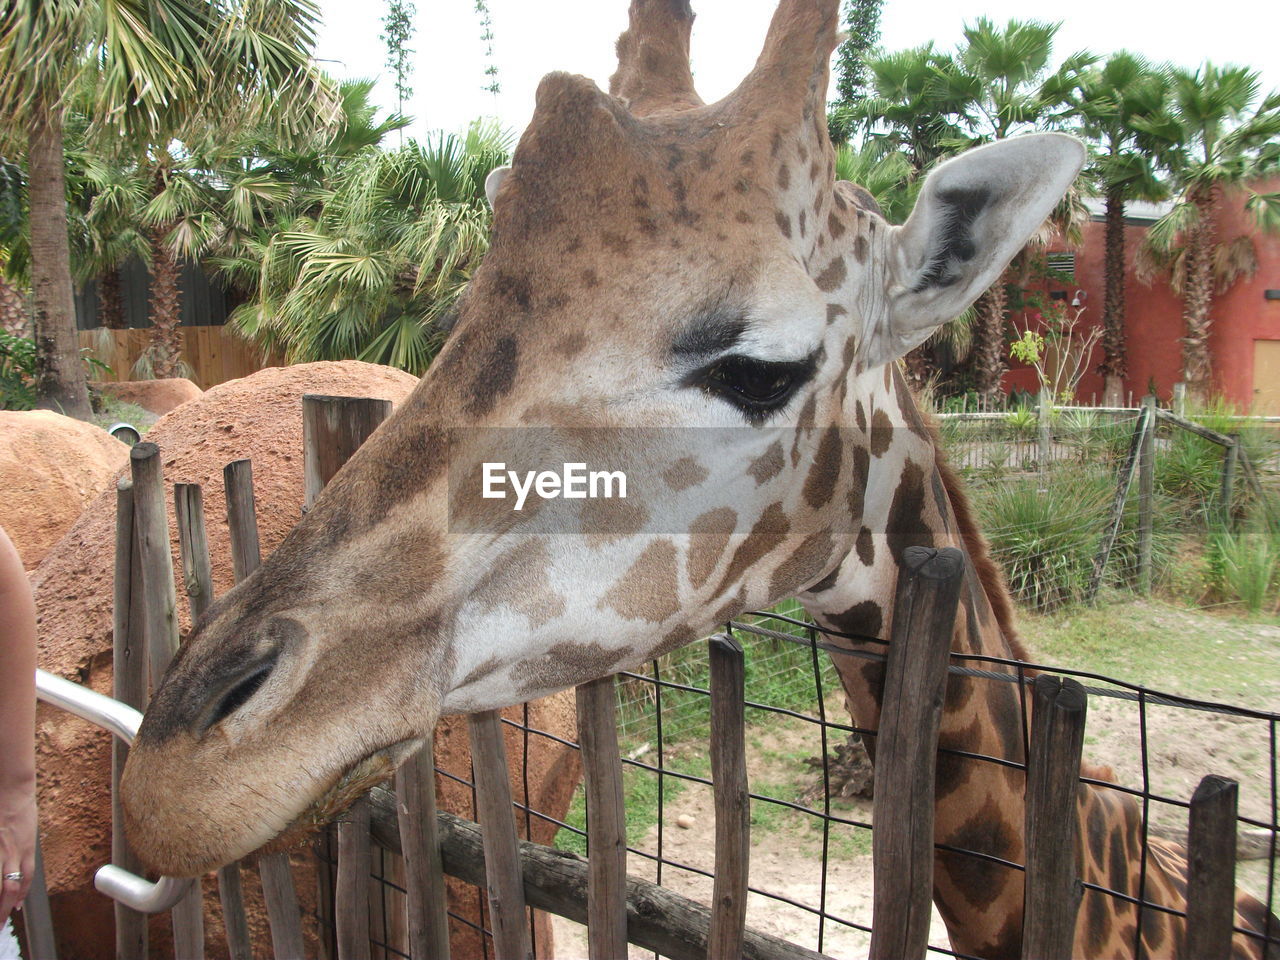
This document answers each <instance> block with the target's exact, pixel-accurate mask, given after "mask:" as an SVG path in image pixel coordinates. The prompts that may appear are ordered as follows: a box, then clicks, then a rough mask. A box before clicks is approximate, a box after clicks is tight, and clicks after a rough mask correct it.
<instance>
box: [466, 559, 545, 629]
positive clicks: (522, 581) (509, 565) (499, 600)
mask: <svg viewBox="0 0 1280 960" xmlns="http://www.w3.org/2000/svg"><path fill="white" fill-rule="evenodd" d="M549 560H550V557H549V554H548V553H547V548H546V546H545V545H544V544H543V543H541V542H540V541H538V540H532V539H529V540H525V541H523V542H520V543H517V544H516V545H515V546H514V547H512V548H511V549H510V550H508V551H506V552H505V553H503V554H502V556H500V557H499V558H498V560H497V561H496V562H495V563H494V565H493V567H492V568H491V569H490V570H489V572H488V573H486V574H485V575H484V577H482V578H481V579H480V581H479V582H478V583H477V584H476V589H475V598H476V600H478V601H480V602H481V603H487V604H491V605H493V606H502V605H506V606H509V607H511V608H512V609H513V610H515V611H516V612H517V613H521V614H523V615H524V616H525V617H527V618H528V620H529V623H530V625H531V626H533V627H540V626H542V625H543V624H545V623H547V622H548V621H550V620H553V619H555V618H556V617H558V616H560V615H562V614H563V613H564V611H565V607H566V604H565V599H564V597H563V596H561V594H560V593H559V592H557V591H556V590H555V589H553V588H552V586H551V581H550V579H548V577H547V569H548V567H549Z"/></svg>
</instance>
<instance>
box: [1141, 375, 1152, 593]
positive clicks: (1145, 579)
mask: <svg viewBox="0 0 1280 960" xmlns="http://www.w3.org/2000/svg"><path fill="white" fill-rule="evenodd" d="M1142 409H1143V412H1144V413H1145V415H1146V419H1147V422H1148V424H1149V425H1150V426H1149V428H1148V429H1147V431H1146V432H1145V433H1144V434H1143V435H1142V450H1141V453H1140V457H1139V461H1138V590H1139V592H1140V593H1142V594H1144V595H1146V594H1149V593H1151V533H1152V530H1153V529H1154V526H1155V494H1156V431H1155V420H1156V398H1155V397H1154V396H1152V395H1151V394H1147V396H1145V397H1143V398H1142Z"/></svg>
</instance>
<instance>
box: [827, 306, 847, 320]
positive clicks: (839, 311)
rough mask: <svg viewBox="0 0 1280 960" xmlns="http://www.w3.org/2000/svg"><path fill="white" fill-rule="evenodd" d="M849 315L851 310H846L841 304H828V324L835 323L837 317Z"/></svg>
mask: <svg viewBox="0 0 1280 960" xmlns="http://www.w3.org/2000/svg"><path fill="white" fill-rule="evenodd" d="M848 315H849V311H848V310H846V309H845V308H844V307H843V306H841V305H840V304H838V303H828V304H827V324H828V325H830V324H833V323H835V322H836V318H837V317H847V316H848Z"/></svg>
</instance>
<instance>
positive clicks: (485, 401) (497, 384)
mask: <svg viewBox="0 0 1280 960" xmlns="http://www.w3.org/2000/svg"><path fill="white" fill-rule="evenodd" d="M519 365H520V347H519V345H518V344H517V343H516V338H515V337H509V336H508V337H498V338H497V339H496V340H495V341H494V342H493V345H492V346H491V347H490V348H489V352H488V354H487V356H486V358H485V363H484V365H483V367H481V369H480V370H479V371H477V372H476V374H475V376H474V378H473V379H472V381H471V388H470V391H469V393H470V399H469V400H468V402H467V412H468V413H470V414H472V415H474V416H483V415H484V414H486V413H488V412H489V411H491V410H492V409H493V405H494V404H495V403H497V401H498V398H499V397H504V396H506V395H507V394H508V393H510V392H511V388H512V387H513V386H515V381H516V372H517V370H518V369H519Z"/></svg>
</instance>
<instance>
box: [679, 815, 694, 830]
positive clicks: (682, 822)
mask: <svg viewBox="0 0 1280 960" xmlns="http://www.w3.org/2000/svg"><path fill="white" fill-rule="evenodd" d="M696 822H697V821H695V820H694V819H693V817H691V816H689V814H687V813H682V814H680V816H678V817H676V826H677V827H679V828H680V829H681V830H689V829H691V828H692V827H693V825H694V823H696Z"/></svg>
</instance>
